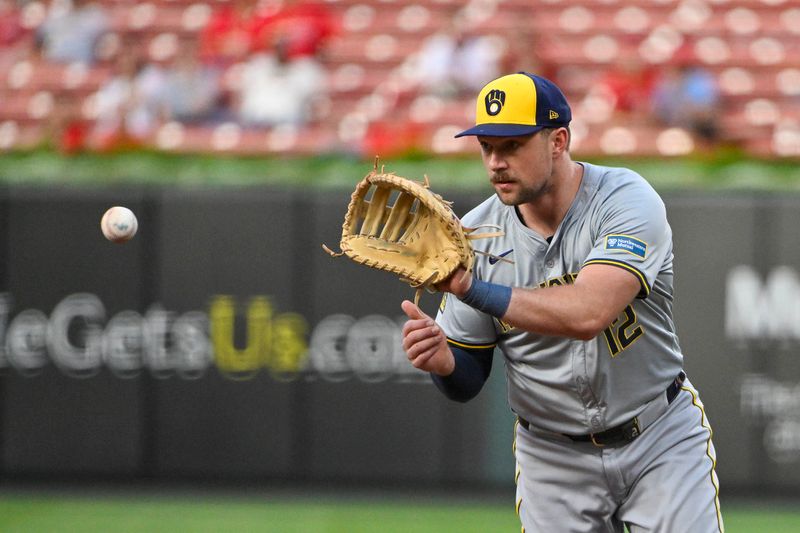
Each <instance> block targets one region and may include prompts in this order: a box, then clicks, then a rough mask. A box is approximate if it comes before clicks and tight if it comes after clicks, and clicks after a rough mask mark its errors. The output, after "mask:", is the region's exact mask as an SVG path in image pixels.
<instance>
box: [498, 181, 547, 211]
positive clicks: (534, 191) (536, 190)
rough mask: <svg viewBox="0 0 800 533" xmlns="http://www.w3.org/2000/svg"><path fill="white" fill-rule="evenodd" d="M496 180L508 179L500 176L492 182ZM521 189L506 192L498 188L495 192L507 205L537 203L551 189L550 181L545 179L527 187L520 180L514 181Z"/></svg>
mask: <svg viewBox="0 0 800 533" xmlns="http://www.w3.org/2000/svg"><path fill="white" fill-rule="evenodd" d="M495 181H500V182H503V181H506V180H504V179H503V178H498V179H497V180H495V179H493V180H492V182H493V183H494V182H495ZM513 183H514V184H515V185H516V186H517V187H519V189H518V190H517V191H516V192H512V193H507V194H504V193H502V192H500V191H498V190H495V194H496V195H497V198H498V199H499V200H500V201H501V202H502V203H503V204H504V205H507V206H518V205H522V204H528V203H535V202H536V201H537V200H539V199H540V198H542V197H543V196H545V195H546V194H547V193H548V192H549V191H550V189H551V187H550V182H549V181H544V182H542V183H540V184H537V186H535V187H534V186H530V187H526V186H523V185H522V184H520V182H518V181H514V182H513Z"/></svg>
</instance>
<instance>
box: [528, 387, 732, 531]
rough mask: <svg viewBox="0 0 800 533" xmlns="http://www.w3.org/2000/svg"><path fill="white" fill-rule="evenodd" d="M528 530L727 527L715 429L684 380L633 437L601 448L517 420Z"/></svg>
mask: <svg viewBox="0 0 800 533" xmlns="http://www.w3.org/2000/svg"><path fill="white" fill-rule="evenodd" d="M515 431H516V438H515V442H514V453H515V456H516V460H517V472H516V477H517V502H516V503H517V513H518V515H519V517H520V521H521V522H522V531H523V532H524V533H534V532H543V533H549V532H551V531H560V532H562V531H563V532H570V533H579V532H586V533H602V532H613V533H622V532H624V531H625V529H624V528H625V527H627V529H628V531H630V533H644V532H654V533H655V532H658V533H724V527H723V523H722V515H721V513H720V507H719V482H718V480H717V475H716V472H715V470H714V467H715V464H716V452H715V450H714V445H713V444H712V442H711V434H712V432H711V427H710V425H709V423H708V419H707V418H706V415H705V411H704V409H703V404H702V402H701V401H700V397H699V395H698V393H697V391H696V390H695V389H694V387H693V386H692V385H691V383H690V382H689V381H686V382H685V383H684V384H683V386H682V387H681V390H680V391H679V392H678V395H677V396H676V398H675V400H674V401H673V402H672V403H671V404H670V405H669V408H668V409H667V411H666V413H664V414H663V415H662V416H661V417H660V418H658V419H657V420H656V421H655V422H653V423H652V424H651V425H650V426H649V427H647V428H645V430H644V431H643V432H642V433H641V435H639V437H637V438H636V439H634V440H633V441H631V442H629V443H627V444H622V445H616V446H605V447H597V446H595V445H594V444H592V443H590V442H574V441H572V440H571V439H569V438H568V437H565V436H562V435H558V434H554V433H550V432H547V431H542V430H538V429H536V428H534V427H531V428H530V429H525V428H523V427H522V426H520V425H519V424H517V425H516V429H515Z"/></svg>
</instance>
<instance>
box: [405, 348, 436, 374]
mask: <svg viewBox="0 0 800 533" xmlns="http://www.w3.org/2000/svg"><path fill="white" fill-rule="evenodd" d="M438 353H439V347H438V346H433V347H432V348H429V349H428V350H425V351H424V352H422V353H420V354H419V355H418V356H417V357H415V358H414V360H413V361H411V365H412V366H414V368H419V369H421V370H432V369H433V365H430V364H429V362H430V361H431V360H432V359H433V358H434V357H435V356H436V354H438Z"/></svg>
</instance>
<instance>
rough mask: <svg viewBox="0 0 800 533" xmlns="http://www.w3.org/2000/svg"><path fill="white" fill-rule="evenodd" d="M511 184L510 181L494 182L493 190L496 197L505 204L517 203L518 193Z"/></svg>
mask: <svg viewBox="0 0 800 533" xmlns="http://www.w3.org/2000/svg"><path fill="white" fill-rule="evenodd" d="M511 185H512V184H510V183H495V184H494V192H495V194H497V198H498V199H499V200H500V201H501V202H503V203H504V204H505V205H518V204H519V194H518V193H517V191H516V189H515V188H514V187H512V186H511Z"/></svg>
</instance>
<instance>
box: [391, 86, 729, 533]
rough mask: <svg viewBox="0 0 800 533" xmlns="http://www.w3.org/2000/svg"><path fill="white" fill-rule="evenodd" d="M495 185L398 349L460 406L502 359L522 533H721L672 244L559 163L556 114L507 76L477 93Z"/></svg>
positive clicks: (609, 192)
mask: <svg viewBox="0 0 800 533" xmlns="http://www.w3.org/2000/svg"><path fill="white" fill-rule="evenodd" d="M476 107H477V113H476V115H477V119H476V125H475V126H474V127H473V128H470V129H468V130H466V131H464V132H462V133H460V134H459V135H458V136H463V135H471V136H476V137H477V140H478V143H479V145H480V151H481V156H482V159H483V164H484V166H485V168H486V170H487V172H488V175H489V178H490V180H491V183H492V185H493V186H494V189H495V193H496V194H495V195H494V196H492V197H491V198H489V199H487V200H486V201H484V202H483V203H481V204H480V205H479V206H477V207H476V208H475V209H473V210H472V211H470V212H469V213H468V214H467V215H466V216H465V217H463V224H464V226H467V227H476V226H480V225H492V226H498V227H500V228H501V229H502V230H503V232H504V236H502V237H500V238H497V239H490V240H487V241H484V242H486V243H487V244H486V246H487V247H488V248H487V249H486V251H487V252H489V253H490V254H491V255H490V256H488V257H483V256H481V257H479V258H478V259H477V261H476V264H475V267H474V270H473V272H472V273H471V274H470V273H467V272H466V271H465V270H464V269H463V268H462V269H460V270H458V271H456V273H455V274H454V275H453V276H451V277H450V278H449V279H448V280H446V281H445V282H443V283H441V284H439V285H438V286H437V288H439V289H440V290H442V291H444V292H445V295H444V298H443V299H442V302H441V305H440V308H439V312H438V315H437V317H436V321H435V322H434V320H432V319H431V318H430V317H428V316H427V315H425V313H424V312H423V311H422V310H421V309H420V308H419V307H417V306H416V305H414V304H413V303H412V302H410V301H404V302H403V303H402V308H403V310H404V311H405V313H406V314H407V315H408V318H409V320H408V321H407V322H406V324H405V325H404V327H403V347H404V349H405V351H406V353H407V355H408V358H409V360H410V361H411V362H412V364H413V365H414V366H415V367H417V368H419V369H421V370H425V371H428V372H430V373H431V374H432V377H433V380H434V382H435V383H436V385H437V386H438V387H439V389H440V390H441V391H442V392H443V393H444V394H445V395H446V396H447V397H448V398H451V399H454V400H458V401H467V400H469V399H471V398H473V397H474V396H475V395H476V394H478V392H479V391H480V389H481V387H482V386H483V384H484V382H485V381H486V379H487V378H488V376H489V371H490V368H491V360H492V354H493V351H494V349H495V348H498V349H499V350H500V351H501V352H502V353H503V355H504V358H505V369H506V381H507V384H508V401H509V404H510V407H511V409H512V410H513V412H514V413H515V414H516V415H517V420H518V423H517V424H516V427H515V443H514V452H515V456H516V463H517V471H516V484H517V495H516V509H517V513H518V515H519V518H520V521H521V522H522V531H528V532H533V531H570V532H584V531H585V532H592V533H597V532H622V531H624V529H623V528H625V527H627V529H628V530H629V531H630V532H632V533H638V532H644V531H651V532H652V531H659V532H675V533H686V532H691V533H705V532H719V533H721V532H722V531H723V524H722V516H721V514H720V506H719V484H718V480H717V475H716V473H715V469H714V467H715V463H716V455H715V450H714V446H713V444H712V442H711V427H710V426H709V423H708V419H707V418H706V415H705V412H704V409H703V404H702V402H701V401H700V397H699V395H698V393H697V390H696V389H695V388H694V387H693V386H692V384H691V383H690V381H689V379H688V378H687V376H686V374H685V373H684V371H683V365H682V363H683V354H682V353H681V348H680V345H679V343H678V337H677V335H676V333H675V326H674V324H673V320H672V299H673V269H672V260H673V252H672V233H671V230H670V227H669V224H668V223H667V218H666V213H665V208H664V204H663V202H662V201H661V199H660V198H659V196H658V195H657V194H656V192H655V191H654V190H653V189H652V188H651V187H650V185H649V184H648V183H647V182H646V181H645V180H644V179H643V178H642V177H641V176H639V175H638V174H636V173H635V172H633V171H631V170H629V169H625V168H610V167H603V166H597V165H592V164H588V163H582V162H576V161H573V160H572V159H571V157H570V154H569V144H570V135H571V133H570V130H569V123H570V120H571V111H570V107H569V105H568V103H567V101H566V99H565V97H564V95H563V94H562V92H561V91H560V90H559V88H558V87H557V86H556V85H554V84H553V83H552V82H551V81H549V80H547V79H544V78H542V77H539V76H536V75H532V74H528V73H516V74H510V75H507V76H503V77H500V78H498V79H496V80H494V81H491V82H490V83H488V84H487V85H486V86H485V87H484V88H483V89H482V90H481V92H480V94H479V95H478V98H477V106H476Z"/></svg>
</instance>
